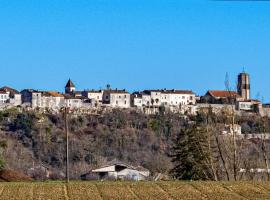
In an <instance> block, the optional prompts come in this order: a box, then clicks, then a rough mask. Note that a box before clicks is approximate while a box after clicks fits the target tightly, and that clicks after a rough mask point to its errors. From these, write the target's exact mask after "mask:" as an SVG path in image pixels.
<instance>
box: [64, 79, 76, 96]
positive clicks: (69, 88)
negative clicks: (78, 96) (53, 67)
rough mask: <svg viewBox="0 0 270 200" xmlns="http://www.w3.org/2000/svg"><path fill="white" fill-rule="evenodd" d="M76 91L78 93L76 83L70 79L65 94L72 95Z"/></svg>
mask: <svg viewBox="0 0 270 200" xmlns="http://www.w3.org/2000/svg"><path fill="white" fill-rule="evenodd" d="M75 91H76V87H75V85H74V83H73V82H72V81H71V80H70V79H69V80H68V82H67V84H66V87H65V93H66V94H72V93H74V92H75Z"/></svg>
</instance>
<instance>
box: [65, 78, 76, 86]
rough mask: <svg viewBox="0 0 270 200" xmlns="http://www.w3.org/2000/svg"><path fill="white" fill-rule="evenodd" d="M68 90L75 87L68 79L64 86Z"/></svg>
mask: <svg viewBox="0 0 270 200" xmlns="http://www.w3.org/2000/svg"><path fill="white" fill-rule="evenodd" d="M68 87H69V88H70V87H75V85H74V83H73V82H72V81H71V80H70V79H68V82H67V84H66V88H68Z"/></svg>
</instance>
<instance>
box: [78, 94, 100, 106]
mask: <svg viewBox="0 0 270 200" xmlns="http://www.w3.org/2000/svg"><path fill="white" fill-rule="evenodd" d="M82 95H83V96H84V97H86V98H88V99H89V100H90V101H91V103H92V104H93V105H94V106H95V107H97V106H99V105H101V104H102V98H103V90H85V91H83V92H82Z"/></svg>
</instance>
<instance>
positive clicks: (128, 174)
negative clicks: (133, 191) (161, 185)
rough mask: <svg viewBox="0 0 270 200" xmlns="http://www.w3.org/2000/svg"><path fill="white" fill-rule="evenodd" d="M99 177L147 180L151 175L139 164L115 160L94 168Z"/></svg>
mask: <svg viewBox="0 0 270 200" xmlns="http://www.w3.org/2000/svg"><path fill="white" fill-rule="evenodd" d="M92 172H93V173H96V174H98V177H99V179H110V178H111V179H122V180H135V181H141V180H146V179H147V178H148V177H149V176H150V172H149V170H147V169H145V168H143V167H141V166H138V167H134V166H130V165H127V164H125V163H121V162H114V163H111V164H108V165H105V166H102V167H101V168H98V169H95V170H92Z"/></svg>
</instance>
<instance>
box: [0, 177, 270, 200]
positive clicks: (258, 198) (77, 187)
mask: <svg viewBox="0 0 270 200" xmlns="http://www.w3.org/2000/svg"><path fill="white" fill-rule="evenodd" d="M9 199H14V200H19V199H26V200H28V199H29V200H39V199H40V200H61V199H63V200H73V199H74V200H77V199H80V200H88V199H90V200H91V199H93V200H96V199H97V200H101V199H104V200H106V199H124V200H128V199H142V200H147V199H153V200H163V199H164V200H165V199H166V200H167V199H179V200H193V199H194V200H199V199H213V200H242V199H243V200H246V199H250V200H251V199H252V200H253V199H254V200H265V199H270V183H268V182H181V181H171V182H71V183H70V184H68V185H66V184H64V183H61V182H50V183H0V200H9Z"/></svg>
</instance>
